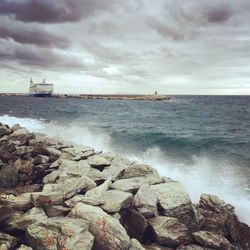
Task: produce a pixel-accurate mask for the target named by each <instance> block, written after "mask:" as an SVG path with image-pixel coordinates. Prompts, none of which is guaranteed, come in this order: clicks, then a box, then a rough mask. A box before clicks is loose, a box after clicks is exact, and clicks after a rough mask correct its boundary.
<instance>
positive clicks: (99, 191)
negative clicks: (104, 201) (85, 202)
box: [85, 180, 111, 198]
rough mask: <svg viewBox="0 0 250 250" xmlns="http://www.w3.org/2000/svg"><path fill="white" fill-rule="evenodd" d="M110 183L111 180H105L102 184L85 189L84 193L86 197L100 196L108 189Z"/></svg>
mask: <svg viewBox="0 0 250 250" xmlns="http://www.w3.org/2000/svg"><path fill="white" fill-rule="evenodd" d="M110 183H111V180H106V181H105V182H104V183H103V184H101V185H99V186H97V187H94V188H92V189H90V190H89V191H87V192H86V193H85V195H86V196H87V197H94V198H98V197H101V196H102V195H103V194H104V193H105V192H106V191H107V190H108V188H109V185H110Z"/></svg>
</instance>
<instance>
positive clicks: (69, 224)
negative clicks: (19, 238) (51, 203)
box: [26, 217, 94, 250]
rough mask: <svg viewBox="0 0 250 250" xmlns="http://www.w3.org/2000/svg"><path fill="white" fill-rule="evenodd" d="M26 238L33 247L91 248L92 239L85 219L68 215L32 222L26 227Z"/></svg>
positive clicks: (72, 249) (70, 249) (89, 249)
mask: <svg viewBox="0 0 250 250" xmlns="http://www.w3.org/2000/svg"><path fill="white" fill-rule="evenodd" d="M26 238H27V241H28V243H29V245H30V246H32V248H34V249H67V250H75V249H86V250H91V249H92V246H93V241H94V237H93V235H92V234H91V233H89V231H88V223H87V222H86V221H84V220H81V219H73V218H68V217H55V218H49V219H47V220H45V221H40V222H37V223H33V224H31V225H29V226H28V228H27V232H26Z"/></svg>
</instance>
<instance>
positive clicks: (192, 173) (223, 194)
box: [0, 115, 250, 225]
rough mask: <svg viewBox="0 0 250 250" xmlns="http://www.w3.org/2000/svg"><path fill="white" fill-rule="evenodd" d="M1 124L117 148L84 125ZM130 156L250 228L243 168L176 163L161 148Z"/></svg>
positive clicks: (207, 160)
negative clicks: (218, 202)
mask: <svg viewBox="0 0 250 250" xmlns="http://www.w3.org/2000/svg"><path fill="white" fill-rule="evenodd" d="M0 122H2V123H5V124H8V125H10V126H12V125H14V124H16V123H19V124H20V125H21V126H24V127H26V128H27V129H29V130H30V131H32V132H38V133H44V134H47V135H48V136H49V137H52V138H56V139H60V140H64V141H67V142H70V143H73V144H83V145H87V146H92V147H94V148H95V149H96V150H105V151H115V148H112V142H111V139H112V138H111V137H110V136H109V135H108V134H106V133H105V132H104V131H102V130H100V129H96V128H89V127H87V126H85V125H83V124H79V123H71V124H70V125H64V124H57V123H54V122H46V121H44V120H42V119H40V120H36V119H31V118H17V117H13V116H8V115H4V116H0ZM127 156H128V158H130V159H131V160H136V161H138V162H140V163H145V164H150V165H151V166H153V167H154V168H156V169H157V170H158V172H159V173H160V175H162V176H167V177H170V178H172V179H174V180H177V181H180V182H181V183H182V184H183V185H184V186H185V187H186V189H187V190H188V192H189V194H190V196H191V199H192V201H193V202H198V201H199V197H200V195H201V194H202V193H208V194H215V195H218V196H219V197H220V198H221V199H223V200H225V201H226V202H227V203H230V204H232V205H233V206H235V209H236V213H237V214H238V216H239V219H240V220H241V221H244V222H245V223H247V224H248V225H250V190H249V189H248V182H249V179H248V178H247V175H246V174H245V172H244V171H243V169H242V168H241V167H237V166H235V165H233V164H231V163H230V162H224V161H222V162H220V161H218V159H216V160H215V159H212V158H211V157H210V156H209V157H206V156H202V157H193V161H192V163H190V162H182V163H180V162H178V161H175V162H173V161H170V160H169V158H168V157H167V155H166V154H165V153H163V151H161V149H160V148H159V147H152V148H149V149H147V150H146V151H145V152H143V153H133V154H130V153H128V155H127ZM249 178H250V176H249Z"/></svg>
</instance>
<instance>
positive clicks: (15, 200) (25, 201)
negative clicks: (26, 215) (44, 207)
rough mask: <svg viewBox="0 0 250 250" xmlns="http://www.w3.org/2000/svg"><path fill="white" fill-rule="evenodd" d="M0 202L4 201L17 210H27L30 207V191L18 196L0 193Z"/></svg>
mask: <svg viewBox="0 0 250 250" xmlns="http://www.w3.org/2000/svg"><path fill="white" fill-rule="evenodd" d="M0 201H1V203H2V202H4V203H5V205H7V206H8V207H9V208H13V209H15V210H17V211H24V212H25V211H27V210H29V209H30V208H31V207H32V203H31V195H30V193H24V194H21V195H18V196H14V195H11V194H10V195H0Z"/></svg>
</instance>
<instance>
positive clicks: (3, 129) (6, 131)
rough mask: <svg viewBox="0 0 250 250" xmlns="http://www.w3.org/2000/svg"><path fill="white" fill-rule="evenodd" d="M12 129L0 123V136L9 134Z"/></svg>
mask: <svg viewBox="0 0 250 250" xmlns="http://www.w3.org/2000/svg"><path fill="white" fill-rule="evenodd" d="M11 133H12V131H11V129H10V128H8V127H7V126H5V125H0V137H2V136H4V135H9V134H11Z"/></svg>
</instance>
